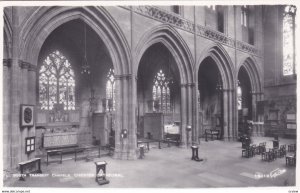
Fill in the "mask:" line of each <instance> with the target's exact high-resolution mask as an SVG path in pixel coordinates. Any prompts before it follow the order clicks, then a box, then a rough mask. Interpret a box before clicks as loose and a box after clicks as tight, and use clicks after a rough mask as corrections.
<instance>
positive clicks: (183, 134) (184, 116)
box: [180, 84, 187, 147]
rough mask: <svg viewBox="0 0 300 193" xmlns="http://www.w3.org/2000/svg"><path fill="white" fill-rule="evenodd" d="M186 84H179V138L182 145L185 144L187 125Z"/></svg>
mask: <svg viewBox="0 0 300 193" xmlns="http://www.w3.org/2000/svg"><path fill="white" fill-rule="evenodd" d="M186 90H187V88H186V84H182V85H181V106H180V117H181V138H182V147H185V146H186V145H187V138H186V137H187V136H186V126H187V95H186Z"/></svg>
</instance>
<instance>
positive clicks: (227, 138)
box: [221, 137, 235, 142]
mask: <svg viewBox="0 0 300 193" xmlns="http://www.w3.org/2000/svg"><path fill="white" fill-rule="evenodd" d="M221 140H222V141H226V142H229V141H235V140H234V138H233V137H223V139H221Z"/></svg>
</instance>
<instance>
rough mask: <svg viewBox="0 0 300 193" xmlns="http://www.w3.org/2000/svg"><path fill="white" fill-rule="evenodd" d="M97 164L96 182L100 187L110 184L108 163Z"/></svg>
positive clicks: (100, 162)
mask: <svg viewBox="0 0 300 193" xmlns="http://www.w3.org/2000/svg"><path fill="white" fill-rule="evenodd" d="M95 164H96V179H95V180H96V182H97V183H98V184H99V185H104V184H108V183H109V180H106V165H107V163H106V161H99V162H95Z"/></svg>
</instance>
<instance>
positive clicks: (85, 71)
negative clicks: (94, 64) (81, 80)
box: [81, 22, 91, 74]
mask: <svg viewBox="0 0 300 193" xmlns="http://www.w3.org/2000/svg"><path fill="white" fill-rule="evenodd" d="M83 25H84V26H83V29H84V58H83V62H82V66H81V74H90V73H91V71H90V66H89V64H88V61H87V57H86V26H85V25H86V24H85V23H84V22H83Z"/></svg>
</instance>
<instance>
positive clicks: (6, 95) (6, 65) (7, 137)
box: [2, 59, 12, 170]
mask: <svg viewBox="0 0 300 193" xmlns="http://www.w3.org/2000/svg"><path fill="white" fill-rule="evenodd" d="M11 65H12V60H11V59H4V60H3V104H2V105H3V169H4V170H6V169H9V168H10V167H11V148H10V147H11V144H12V141H11V135H12V133H11V131H12V130H11V122H10V118H11V116H10V113H11V111H10V107H11V106H10V103H11V97H10V96H11V95H10V91H11V84H10V83H11V82H10V81H11V77H10V71H11Z"/></svg>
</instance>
